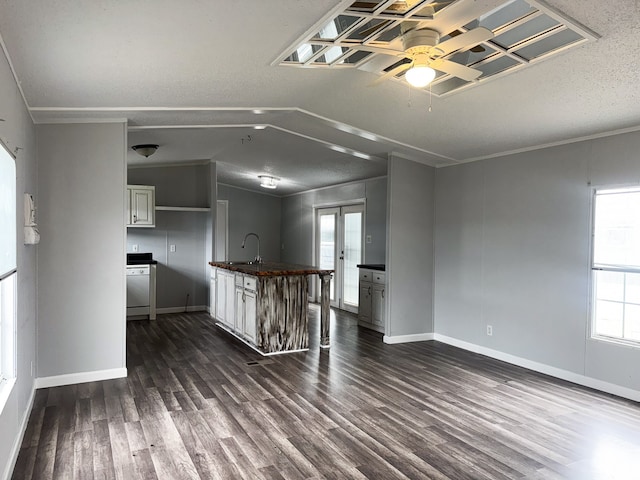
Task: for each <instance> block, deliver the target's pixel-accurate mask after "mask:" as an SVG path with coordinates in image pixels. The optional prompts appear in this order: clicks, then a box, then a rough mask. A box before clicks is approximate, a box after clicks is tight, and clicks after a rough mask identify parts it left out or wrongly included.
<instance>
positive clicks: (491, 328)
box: [487, 325, 493, 337]
mask: <svg viewBox="0 0 640 480" xmlns="http://www.w3.org/2000/svg"><path fill="white" fill-rule="evenodd" d="M487 335H489V336H490V337H491V336H492V335H493V327H492V326H491V325H487Z"/></svg>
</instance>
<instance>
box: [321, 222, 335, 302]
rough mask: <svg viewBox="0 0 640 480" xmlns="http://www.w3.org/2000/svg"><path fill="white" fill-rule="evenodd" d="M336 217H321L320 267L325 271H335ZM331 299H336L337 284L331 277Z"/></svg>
mask: <svg viewBox="0 0 640 480" xmlns="http://www.w3.org/2000/svg"><path fill="white" fill-rule="evenodd" d="M335 253H336V215H335V214H331V215H320V265H318V267H319V268H321V269H323V270H335V264H336V259H335ZM329 290H330V298H331V300H334V299H335V297H336V296H335V283H334V281H333V276H332V277H331V285H330V288H329Z"/></svg>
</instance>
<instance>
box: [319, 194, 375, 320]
mask: <svg viewBox="0 0 640 480" xmlns="http://www.w3.org/2000/svg"><path fill="white" fill-rule="evenodd" d="M315 244H316V252H315V255H316V264H317V265H318V267H319V268H325V269H331V270H335V274H334V275H333V278H332V279H331V285H330V298H331V306H332V307H336V308H340V309H342V310H347V311H350V312H354V313H357V312H358V267H357V265H358V264H360V263H362V260H363V257H364V251H363V250H364V249H363V246H364V204H362V203H358V204H352V205H341V206H336V207H330V208H317V209H316V239H315Z"/></svg>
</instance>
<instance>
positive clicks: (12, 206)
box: [0, 148, 17, 411]
mask: <svg viewBox="0 0 640 480" xmlns="http://www.w3.org/2000/svg"><path fill="white" fill-rule="evenodd" d="M16 283H17V282H16V164H15V161H14V160H13V157H12V156H11V155H9V153H8V152H7V151H6V150H5V149H4V148H0V411H2V409H3V407H4V404H5V402H6V400H7V398H8V397H9V393H10V391H11V386H12V385H13V383H14V379H15V341H16Z"/></svg>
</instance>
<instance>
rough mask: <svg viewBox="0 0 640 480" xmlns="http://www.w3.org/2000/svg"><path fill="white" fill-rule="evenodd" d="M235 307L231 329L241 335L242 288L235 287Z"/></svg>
mask: <svg viewBox="0 0 640 480" xmlns="http://www.w3.org/2000/svg"><path fill="white" fill-rule="evenodd" d="M235 307H236V309H235V312H236V314H235V323H234V325H233V329H234V330H235V331H236V332H238V333H239V334H241V335H242V331H243V330H244V328H243V327H244V289H243V288H242V287H236V300H235Z"/></svg>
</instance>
